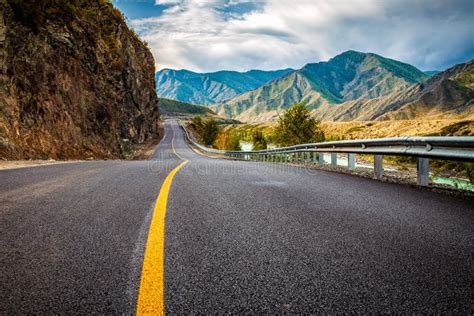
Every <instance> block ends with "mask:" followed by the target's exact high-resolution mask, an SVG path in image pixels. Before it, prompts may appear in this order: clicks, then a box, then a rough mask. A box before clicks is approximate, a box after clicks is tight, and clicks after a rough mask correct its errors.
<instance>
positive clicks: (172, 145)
mask: <svg viewBox="0 0 474 316" xmlns="http://www.w3.org/2000/svg"><path fill="white" fill-rule="evenodd" d="M174 134H175V132H174V128H173V138H172V139H171V148H173V152H174V154H175V155H176V156H177V157H178V158H179V159H181V160H186V159H184V158H183V157H181V156H180V155H179V154H178V153H177V152H176V149H175V148H174Z"/></svg>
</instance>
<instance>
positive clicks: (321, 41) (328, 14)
mask: <svg viewBox="0 0 474 316" xmlns="http://www.w3.org/2000/svg"><path fill="white" fill-rule="evenodd" d="M155 1H156V3H159V4H167V5H168V6H169V7H168V8H167V9H166V10H164V11H163V14H162V15H160V16H158V17H152V18H147V19H139V20H132V21H131V25H132V27H134V28H135V29H136V30H137V32H138V33H139V34H140V36H141V37H142V38H143V39H144V40H146V41H147V42H148V43H149V45H150V47H151V49H152V52H153V54H154V56H155V60H156V64H157V68H158V69H161V68H175V69H182V68H185V69H190V70H194V71H215V70H220V69H231V70H240V71H243V70H248V69H253V68H258V69H278V68H286V67H293V68H299V67H301V66H303V65H304V64H306V63H309V62H316V61H320V60H326V59H328V58H330V57H332V56H334V55H336V54H338V53H340V52H342V51H345V50H349V49H355V50H360V51H370V52H374V53H378V54H381V55H383V56H387V57H390V58H394V59H398V60H402V61H405V62H408V63H411V64H414V65H416V66H417V67H419V68H421V69H424V70H428V69H445V68H447V67H449V66H451V65H452V64H454V63H457V62H462V61H466V60H468V59H472V58H473V57H474V41H473V40H472V38H474V28H473V27H472V21H473V20H474V5H472V0H445V1H441V0H436V1H433V0H384V1H381V0H318V1H314V0H298V1H294V0H261V1H245V0H155Z"/></svg>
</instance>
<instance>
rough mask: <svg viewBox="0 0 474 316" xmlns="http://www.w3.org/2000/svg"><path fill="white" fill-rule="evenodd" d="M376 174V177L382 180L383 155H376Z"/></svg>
mask: <svg viewBox="0 0 474 316" xmlns="http://www.w3.org/2000/svg"><path fill="white" fill-rule="evenodd" d="M374 174H375V178H377V179H379V180H381V179H382V177H383V156H382V155H374Z"/></svg>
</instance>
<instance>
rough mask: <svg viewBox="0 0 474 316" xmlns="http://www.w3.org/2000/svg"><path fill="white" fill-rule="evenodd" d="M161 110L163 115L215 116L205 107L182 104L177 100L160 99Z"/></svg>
mask: <svg viewBox="0 0 474 316" xmlns="http://www.w3.org/2000/svg"><path fill="white" fill-rule="evenodd" d="M159 102H160V108H161V110H162V112H163V113H165V114H170V115H189V114H191V115H193V114H200V115H214V114H215V113H214V112H213V111H212V110H211V109H209V108H207V107H205V106H200V105H194V104H190V103H185V102H180V101H176V100H170V99H165V98H160V99H159Z"/></svg>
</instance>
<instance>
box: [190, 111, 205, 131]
mask: <svg viewBox="0 0 474 316" xmlns="http://www.w3.org/2000/svg"><path fill="white" fill-rule="evenodd" d="M191 125H192V126H193V128H194V129H195V130H196V131H197V132H198V133H199V134H201V133H202V130H203V128H204V123H203V122H202V117H201V116H200V115H196V116H195V117H194V118H193V120H192V121H191Z"/></svg>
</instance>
